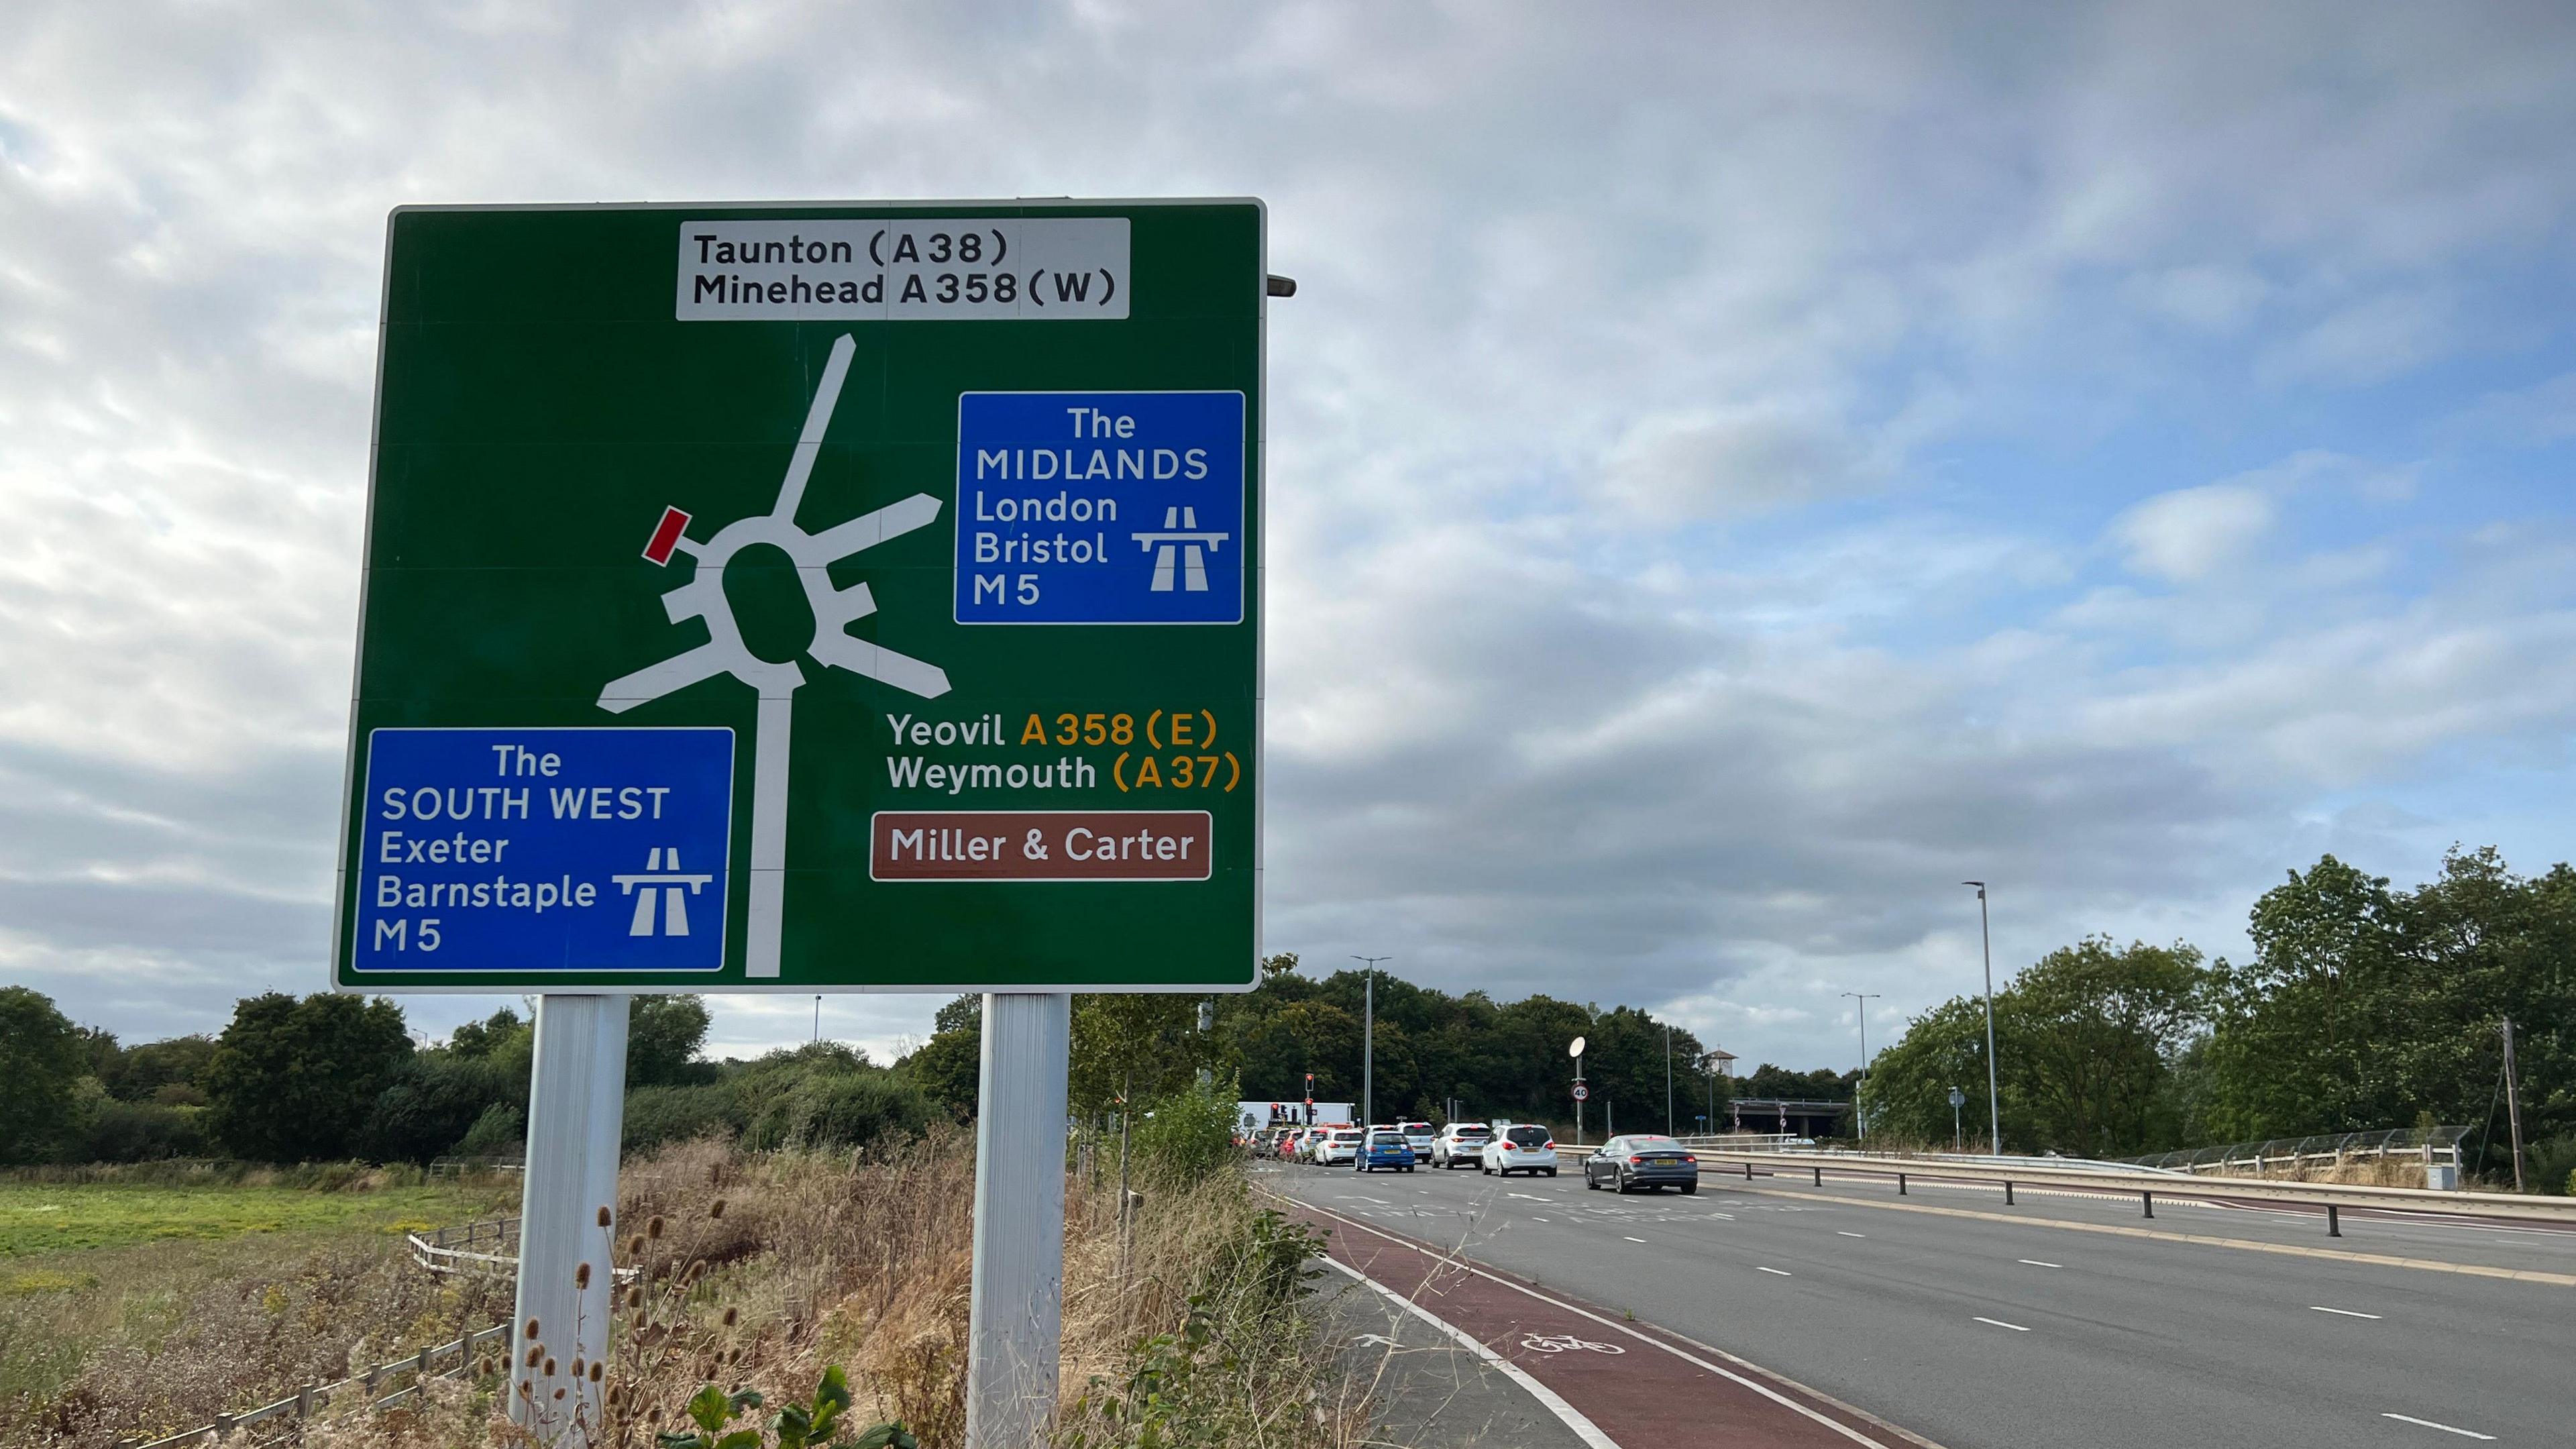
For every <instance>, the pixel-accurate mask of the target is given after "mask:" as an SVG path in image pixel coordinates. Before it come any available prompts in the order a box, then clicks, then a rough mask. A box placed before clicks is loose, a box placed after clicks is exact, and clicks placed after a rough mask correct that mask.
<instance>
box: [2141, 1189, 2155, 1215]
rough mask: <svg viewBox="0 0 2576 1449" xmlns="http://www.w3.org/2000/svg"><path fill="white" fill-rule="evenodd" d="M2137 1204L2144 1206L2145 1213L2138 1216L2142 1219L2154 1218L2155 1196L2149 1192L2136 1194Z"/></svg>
mask: <svg viewBox="0 0 2576 1449" xmlns="http://www.w3.org/2000/svg"><path fill="white" fill-rule="evenodd" d="M2138 1202H2139V1203H2140V1204H2141V1205H2142V1206H2144V1207H2145V1208H2146V1211H2145V1212H2144V1213H2142V1214H2140V1216H2142V1217H2150V1218H2151V1217H2154V1216H2155V1215H2156V1195H2155V1194H2154V1193H2151V1192H2142V1193H2139V1194H2138Z"/></svg>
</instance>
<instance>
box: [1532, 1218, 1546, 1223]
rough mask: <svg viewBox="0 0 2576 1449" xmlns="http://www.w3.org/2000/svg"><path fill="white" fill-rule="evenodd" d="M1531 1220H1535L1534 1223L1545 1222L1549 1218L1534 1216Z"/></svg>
mask: <svg viewBox="0 0 2576 1449" xmlns="http://www.w3.org/2000/svg"><path fill="white" fill-rule="evenodd" d="M1530 1221H1531V1222H1534V1223H1543V1222H1546V1221H1547V1219H1545V1218H1532V1219H1530Z"/></svg>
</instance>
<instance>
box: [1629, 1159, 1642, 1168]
mask: <svg viewBox="0 0 2576 1449" xmlns="http://www.w3.org/2000/svg"><path fill="white" fill-rule="evenodd" d="M1645 1160H1646V1159H1644V1158H1642V1157H1631V1158H1629V1159H1628V1165H1629V1166H1630V1167H1636V1166H1639V1165H1641V1164H1643V1163H1644V1162H1645Z"/></svg>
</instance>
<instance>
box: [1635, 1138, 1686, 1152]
mask: <svg viewBox="0 0 2576 1449" xmlns="http://www.w3.org/2000/svg"><path fill="white" fill-rule="evenodd" d="M1628 1146H1629V1148H1630V1149H1631V1150H1638V1149H1644V1150H1651V1151H1655V1152H1667V1151H1670V1150H1672V1149H1674V1148H1677V1147H1679V1146H1681V1144H1680V1143H1678V1142H1675V1141H1674V1140H1673V1139H1671V1138H1669V1137H1631V1138H1629V1139H1628Z"/></svg>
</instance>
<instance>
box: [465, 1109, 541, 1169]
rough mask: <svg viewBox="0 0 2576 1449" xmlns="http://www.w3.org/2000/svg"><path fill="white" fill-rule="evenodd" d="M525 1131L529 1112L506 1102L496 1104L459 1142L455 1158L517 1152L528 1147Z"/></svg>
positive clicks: (503, 1154)
mask: <svg viewBox="0 0 2576 1449" xmlns="http://www.w3.org/2000/svg"><path fill="white" fill-rule="evenodd" d="M526 1128H527V1114H526V1113H524V1112H522V1111H520V1110H519V1109H518V1108H517V1107H514V1106H512V1105H511V1104H509V1103H507V1102H495V1103H493V1104H492V1105H491V1106H489V1107H486V1108H484V1109H483V1115H482V1116H480V1117H477V1118H475V1119H474V1125H473V1126H471V1127H468V1128H466V1129H465V1135H464V1136H462V1137H460V1138H458V1139H456V1155H457V1156H459V1157H502V1156H507V1155H509V1154H512V1153H515V1152H518V1151H520V1150H521V1149H522V1148H523V1147H525V1146H526V1144H527V1136H528V1134H527V1131H526Z"/></svg>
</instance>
